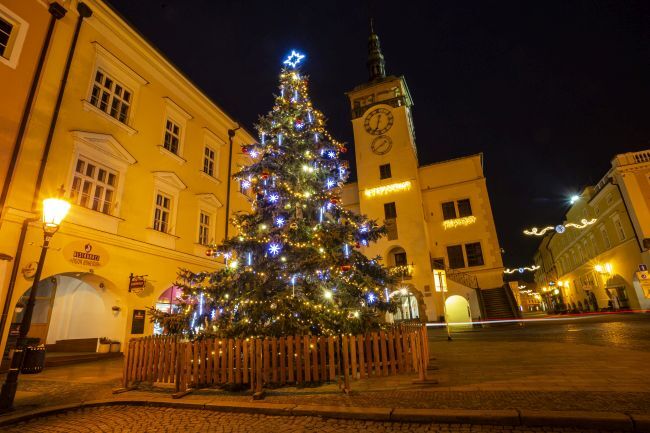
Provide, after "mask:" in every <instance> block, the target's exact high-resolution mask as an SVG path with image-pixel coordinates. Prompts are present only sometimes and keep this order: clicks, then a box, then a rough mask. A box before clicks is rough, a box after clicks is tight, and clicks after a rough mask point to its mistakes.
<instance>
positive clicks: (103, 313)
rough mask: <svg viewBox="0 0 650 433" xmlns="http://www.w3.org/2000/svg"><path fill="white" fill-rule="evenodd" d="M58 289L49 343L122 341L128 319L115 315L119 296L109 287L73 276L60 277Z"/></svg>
mask: <svg viewBox="0 0 650 433" xmlns="http://www.w3.org/2000/svg"><path fill="white" fill-rule="evenodd" d="M57 282H58V286H57V289H56V297H55V298H54V306H53V309H52V316H51V318H50V328H49V331H48V334H47V343H48V344H53V343H55V342H56V340H68V339H73V338H98V337H108V338H110V339H115V340H118V341H120V340H121V339H122V337H123V336H124V327H125V326H126V320H125V319H126V316H125V313H124V312H123V311H120V312H114V311H113V310H112V307H113V306H114V305H118V302H117V301H116V296H115V294H113V293H112V292H111V291H110V290H109V289H107V288H100V287H93V286H91V285H90V284H88V283H86V282H84V281H82V280H79V279H76V278H72V277H67V276H63V275H59V276H57Z"/></svg>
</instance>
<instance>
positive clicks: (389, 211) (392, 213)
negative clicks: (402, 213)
mask: <svg viewBox="0 0 650 433" xmlns="http://www.w3.org/2000/svg"><path fill="white" fill-rule="evenodd" d="M384 218H385V219H387V220H390V219H394V218H397V208H396V207H395V202H394V201H393V202H390V203H384Z"/></svg>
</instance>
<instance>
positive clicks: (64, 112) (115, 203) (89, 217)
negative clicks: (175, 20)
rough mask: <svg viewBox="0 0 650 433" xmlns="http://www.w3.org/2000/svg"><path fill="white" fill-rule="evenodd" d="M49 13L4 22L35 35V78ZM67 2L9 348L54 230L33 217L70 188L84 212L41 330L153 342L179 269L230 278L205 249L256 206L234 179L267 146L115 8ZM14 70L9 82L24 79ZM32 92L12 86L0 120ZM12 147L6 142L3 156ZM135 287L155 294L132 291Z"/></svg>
mask: <svg viewBox="0 0 650 433" xmlns="http://www.w3.org/2000/svg"><path fill="white" fill-rule="evenodd" d="M44 3H45V2H42V1H38V0H29V1H27V0H21V1H10V0H0V6H1V7H0V17H4V16H5V15H10V16H11V17H20V19H21V20H22V21H21V22H22V23H23V24H21V26H24V27H21V28H23V29H27V34H26V41H27V42H25V44H24V49H23V51H22V53H21V54H20V56H21V58H20V59H18V60H17V62H18V63H17V64H18V65H19V67H21V66H22V65H25V68H26V69H27V70H26V71H25V72H24V73H25V74H28V75H30V72H29V71H31V70H32V69H33V68H34V65H33V63H34V60H33V55H34V52H33V51H34V50H36V51H38V49H40V45H39V46H37V47H36V48H34V47H31V48H30V44H32V45H33V44H35V43H36V42H32V39H36V40H40V41H42V39H43V26H45V22H46V21H47V17H48V15H49V14H48V13H47V8H46V7H45V6H43V5H44ZM63 5H64V6H65V9H67V13H66V14H65V17H63V18H62V19H60V20H59V21H58V23H57V26H56V28H55V31H54V33H53V38H52V43H51V46H50V48H49V50H48V52H47V57H46V61H45V63H44V67H43V74H42V77H41V80H40V85H39V88H38V92H37V94H36V98H35V102H34V106H33V108H32V110H31V115H30V117H29V122H28V124H27V128H26V134H25V137H24V140H22V143H21V148H20V152H19V158H18V159H17V164H16V170H15V172H14V174H13V178H12V179H11V184H10V188H9V190H8V196H7V200H6V204H5V206H4V208H3V209H2V215H1V220H0V224H1V226H0V253H2V254H3V257H5V258H8V259H11V260H10V261H4V262H2V263H5V267H4V269H0V306H1V307H2V308H3V326H2V331H3V332H2V334H1V335H2V339H1V340H2V344H1V345H0V351H3V350H4V348H5V345H6V342H7V338H8V334H9V331H10V328H12V331H13V333H15V331H16V325H17V324H18V322H19V321H20V320H21V315H22V313H21V312H20V310H21V309H22V308H21V307H23V306H24V302H25V298H22V300H21V297H23V295H25V293H26V291H27V290H28V289H29V288H30V287H31V285H32V279H33V278H34V269H35V266H36V262H37V260H38V257H39V254H40V252H41V248H40V246H41V245H42V239H43V231H42V228H41V227H40V224H39V223H38V222H29V219H31V218H38V216H39V214H40V203H41V201H42V199H44V198H46V197H50V196H54V195H56V194H57V191H58V190H59V188H60V187H61V186H63V188H64V189H65V198H67V199H68V200H69V201H70V202H71V203H72V208H71V211H70V213H69V214H68V216H67V218H66V220H65V221H64V222H63V224H62V225H61V228H60V230H59V231H58V233H56V235H55V236H54V237H53V239H52V243H51V248H50V249H49V251H48V253H47V258H46V260H45V267H44V270H43V273H42V280H41V281H42V282H41V285H40V286H39V291H38V292H37V301H36V308H35V311H34V317H33V320H32V327H31V330H30V336H32V337H37V338H39V339H40V340H41V341H42V342H46V343H48V344H54V343H56V341H61V340H71V339H87V338H88V339H89V338H94V339H96V338H98V337H108V338H110V339H114V340H118V341H121V342H124V341H127V340H128V338H129V337H130V336H131V335H133V334H142V333H144V334H151V332H152V326H151V324H150V323H149V321H148V320H144V321H143V314H142V313H143V310H144V309H145V307H147V306H152V305H154V304H156V303H157V302H158V303H159V305H160V306H161V307H162V308H164V304H165V303H168V302H169V295H170V293H171V291H170V290H169V289H170V288H171V287H172V286H173V283H174V281H175V279H176V273H177V270H178V269H179V268H189V269H192V270H195V271H198V270H210V269H216V268H217V267H218V266H219V264H218V263H216V262H215V261H214V260H213V259H212V258H208V257H207V256H206V254H205V253H206V250H207V248H206V246H205V244H207V243H209V242H211V241H221V240H222V239H223V238H224V236H225V232H226V230H227V229H226V224H227V218H226V213H227V211H226V209H228V205H227V203H228V202H230V204H229V211H228V213H230V214H232V213H233V212H235V211H237V210H244V209H248V208H249V207H250V206H249V205H248V203H247V201H246V198H245V197H244V196H243V195H241V194H239V193H238V192H237V188H236V185H234V184H231V182H229V181H228V177H229V176H228V175H229V161H230V164H231V167H232V168H233V170H236V168H237V166H239V165H242V164H245V163H247V159H246V158H247V157H245V156H244V155H243V154H242V153H241V151H240V150H239V149H240V146H241V145H242V144H243V143H251V142H253V141H254V138H253V137H252V136H251V135H249V134H248V133H247V132H246V131H245V130H243V129H240V128H239V127H238V124H237V123H236V122H235V121H234V120H233V119H232V118H231V117H230V116H228V114H227V113H225V112H224V111H223V110H222V109H221V108H220V107H218V106H217V105H216V104H215V103H214V102H213V101H211V100H210V99H209V98H208V97H207V96H206V95H205V94H203V93H202V92H201V91H200V90H199V89H198V88H197V87H196V86H195V85H194V84H193V83H192V82H190V81H189V80H188V79H187V77H185V76H184V75H183V74H182V73H181V72H180V71H179V70H178V69H177V68H176V67H175V66H174V65H173V64H172V63H171V62H170V61H169V60H167V59H166V58H165V57H164V56H163V55H162V54H161V53H160V52H159V51H157V50H156V48H155V47H153V46H152V45H151V44H150V43H149V42H147V41H146V40H144V39H143V38H142V36H141V35H140V34H139V33H137V31H136V30H135V29H133V28H132V27H130V26H129V25H128V24H127V23H126V22H125V21H124V20H123V19H122V18H121V17H120V16H119V15H118V14H116V12H115V11H114V10H112V9H111V8H110V7H108V6H107V5H106V4H105V3H104V2H103V1H101V0H85V2H84V3H81V2H78V1H68V2H65V3H63ZM15 19H17V18H15ZM32 31H33V32H34V33H33V34H32V33H31V32H32ZM75 41H76V44H75ZM14 49H15V45H14ZM23 56H25V57H24V58H23ZM68 61H69V64H68ZM68 66H69V68H68ZM7 67H8V66H7V65H6V64H5V62H3V63H0V74H3V75H0V78H4V77H5V76H8V75H7V74H14V72H12V71H7V70H6V68H7ZM9 67H10V66H9ZM68 70H69V73H68V74H66V71H68ZM20 85H21V88H20V89H18V88H17V86H16V88H15V89H13V87H14V84H13V82H11V81H5V80H4V79H2V80H0V86H1V87H2V94H3V95H8V94H9V95H11V98H3V104H2V105H3V107H2V108H0V109H4V108H5V107H4V105H5V104H4V103H5V102H10V103H11V104H12V105H13V106H14V107H18V106H20V105H21V104H24V99H25V98H24V93H25V91H24V88H25V84H24V83H22V82H21V84H20ZM10 88H12V89H11V91H10ZM59 100H60V104H59ZM14 110H15V108H14ZM14 114H15V113H14ZM3 125H4V123H3ZM14 129H15V128H14ZM12 131H13V130H12ZM12 131H9V132H8V133H7V134H8V135H11V134H14V135H15V133H14V132H12ZM11 142H12V140H11V139H9V140H8V141H5V139H4V136H3V141H2V145H3V150H4V146H5V143H11ZM48 147H49V149H48ZM235 149H236V150H235ZM232 152H234V155H231V153H232ZM2 153H3V157H4V151H3V152H2ZM3 161H4V160H3ZM41 161H43V164H41ZM3 164H5V162H3ZM229 185H230V189H231V191H230V193H229V192H228V191H227V188H228V186H229ZM229 197H230V200H228V198H229ZM130 276H135V277H143V278H144V280H145V282H146V283H145V284H144V287H135V286H138V284H134V285H133V286H134V287H133V290H131V289H130V281H131V280H130ZM137 280H138V279H137V278H136V282H137ZM140 281H142V280H140ZM161 296H162V298H161ZM134 318H135V320H134Z"/></svg>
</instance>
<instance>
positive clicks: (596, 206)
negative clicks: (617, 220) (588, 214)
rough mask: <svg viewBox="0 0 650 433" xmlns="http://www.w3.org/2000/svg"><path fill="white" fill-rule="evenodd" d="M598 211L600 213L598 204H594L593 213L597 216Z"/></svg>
mask: <svg viewBox="0 0 650 433" xmlns="http://www.w3.org/2000/svg"><path fill="white" fill-rule="evenodd" d="M599 213H600V208H599V207H598V205H595V206H594V215H596V216H598V214H599Z"/></svg>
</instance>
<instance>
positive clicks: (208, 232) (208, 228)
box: [196, 208, 215, 246]
mask: <svg viewBox="0 0 650 433" xmlns="http://www.w3.org/2000/svg"><path fill="white" fill-rule="evenodd" d="M204 216H205V217H207V218H208V223H207V225H205V224H204V223H203V217H204ZM214 223H215V218H214V214H213V213H212V212H208V211H206V210H204V209H203V208H199V223H198V233H197V241H196V242H197V243H198V244H199V245H203V246H208V245H210V242H213V241H214V236H213V234H214V230H213V227H214ZM203 229H205V241H204V242H203V235H204V233H203V232H204V230H203Z"/></svg>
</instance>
